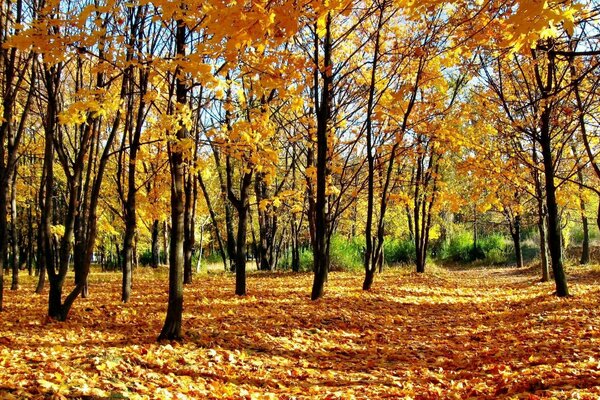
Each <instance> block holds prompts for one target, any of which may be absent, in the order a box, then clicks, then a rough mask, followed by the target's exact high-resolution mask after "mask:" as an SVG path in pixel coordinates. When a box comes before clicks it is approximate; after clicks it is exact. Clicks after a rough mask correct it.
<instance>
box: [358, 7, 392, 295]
mask: <svg viewBox="0 0 600 400" xmlns="http://www.w3.org/2000/svg"><path fill="white" fill-rule="evenodd" d="M382 23H383V9H381V10H380V12H379V20H378V24H377V30H376V31H375V44H374V50H373V61H372V67H371V81H370V84H369V97H368V101H367V113H366V115H365V118H366V132H365V134H366V139H367V147H366V151H367V173H368V175H367V221H366V225H365V254H364V260H363V262H364V267H365V279H364V281H363V290H369V289H371V286H372V285H373V278H374V276H375V268H376V265H375V262H374V261H375V260H376V259H378V257H377V252H376V250H375V248H376V247H377V246H378V243H379V239H380V238H379V237H377V238H375V237H374V236H373V213H374V203H375V193H374V192H375V156H374V154H373V150H374V149H373V147H374V146H373V127H372V116H373V112H374V108H375V84H376V72H377V62H378V60H379V38H380V31H381V25H382ZM390 162H392V163H393V161H392V160H390ZM386 195H387V193H383V194H382V197H385V196H386ZM381 239H382V238H381Z"/></svg>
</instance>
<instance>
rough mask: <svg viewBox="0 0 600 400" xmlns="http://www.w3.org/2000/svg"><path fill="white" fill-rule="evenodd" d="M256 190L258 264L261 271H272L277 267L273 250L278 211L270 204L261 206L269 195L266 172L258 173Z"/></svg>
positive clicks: (255, 184)
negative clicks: (265, 206)
mask: <svg viewBox="0 0 600 400" xmlns="http://www.w3.org/2000/svg"><path fill="white" fill-rule="evenodd" d="M254 191H255V194H256V203H257V204H258V205H259V206H258V207H257V213H258V231H259V241H258V245H257V249H256V250H257V251H256V253H257V256H258V265H259V269H260V270H261V271H272V270H273V269H274V267H275V262H274V261H275V260H274V257H273V252H274V247H275V234H276V230H277V217H276V214H275V213H276V211H275V210H273V209H271V208H270V206H269V207H268V208H262V207H260V203H261V201H263V200H266V199H268V197H269V194H268V192H267V184H266V182H265V180H264V174H262V173H259V174H256V178H255V182H254Z"/></svg>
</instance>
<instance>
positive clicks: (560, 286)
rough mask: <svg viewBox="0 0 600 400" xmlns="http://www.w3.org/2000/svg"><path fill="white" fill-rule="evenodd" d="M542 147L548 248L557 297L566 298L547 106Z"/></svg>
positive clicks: (541, 134)
mask: <svg viewBox="0 0 600 400" xmlns="http://www.w3.org/2000/svg"><path fill="white" fill-rule="evenodd" d="M540 118H541V121H540V122H541V130H540V146H541V148H542V160H543V164H544V178H545V184H546V185H545V186H546V207H547V208H548V247H549V250H550V259H551V264H552V272H553V275H554V282H555V284H556V295H557V296H559V297H565V296H568V295H569V290H568V287H567V278H566V276H565V271H564V267H563V255H562V245H561V239H560V231H561V227H560V219H559V214H558V203H557V201H556V184H555V183H554V159H553V157H552V142H551V136H550V118H551V108H550V107H549V106H545V107H544V109H543V110H542V114H541V117H540Z"/></svg>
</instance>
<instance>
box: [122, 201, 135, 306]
mask: <svg viewBox="0 0 600 400" xmlns="http://www.w3.org/2000/svg"><path fill="white" fill-rule="evenodd" d="M135 225H136V222H135V211H134V212H132V210H127V211H126V212H125V235H124V239H123V256H122V257H123V271H122V275H123V279H122V285H121V301H122V302H123V303H127V302H128V301H129V298H130V296H131V275H132V271H133V239H134V236H135Z"/></svg>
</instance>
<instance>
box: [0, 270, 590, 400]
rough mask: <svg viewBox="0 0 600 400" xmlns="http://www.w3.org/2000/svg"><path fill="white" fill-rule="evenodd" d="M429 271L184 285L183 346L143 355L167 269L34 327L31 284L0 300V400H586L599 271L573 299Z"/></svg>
mask: <svg viewBox="0 0 600 400" xmlns="http://www.w3.org/2000/svg"><path fill="white" fill-rule="evenodd" d="M527 272H528V273H523V271H516V270H514V269H509V268H505V269H479V270H472V271H446V270H440V269H437V270H435V272H434V274H433V275H425V276H423V275H415V274H411V273H408V272H405V271H392V272H387V273H385V274H384V275H382V276H378V278H377V281H376V287H375V288H374V290H373V291H372V292H363V291H362V290H361V289H360V283H361V276H358V275H356V274H354V275H352V274H347V273H335V274H332V275H331V276H330V279H329V281H330V282H329V287H328V291H329V293H328V296H327V297H326V298H324V299H322V300H321V301H319V302H311V301H310V300H309V299H308V296H307V289H308V288H310V283H311V276H310V275H308V274H307V275H303V274H296V275H294V274H285V273H284V274H277V275H271V274H270V275H264V274H251V275H250V277H249V281H248V289H249V293H250V296H247V297H243V298H239V297H235V296H233V295H232V288H233V277H232V276H230V275H204V276H199V277H197V279H195V281H194V284H193V285H191V286H187V287H186V289H185V291H186V297H185V305H184V331H185V332H186V333H187V334H186V338H185V340H184V341H183V342H181V343H163V344H157V343H156V342H155V339H156V335H157V332H159V330H160V326H161V324H162V321H163V316H164V310H165V308H166V300H167V295H166V293H165V292H164V290H163V288H164V285H163V283H164V281H165V274H166V273H165V271H158V272H152V271H143V273H142V271H140V272H139V276H136V278H135V282H136V285H135V287H134V293H133V296H132V300H131V302H130V303H129V304H127V305H123V304H122V303H120V300H119V292H120V290H119V285H120V275H119V274H114V273H99V272H96V273H93V274H92V276H91V287H90V290H91V291H90V294H91V296H90V297H89V298H88V299H82V300H81V301H80V302H77V304H76V305H75V309H74V310H73V312H72V317H71V319H70V320H69V321H68V322H66V323H57V322H49V321H48V320H47V319H46V318H45V317H44V315H45V312H46V304H45V302H46V299H47V296H46V295H42V296H36V295H34V294H33V293H32V290H30V289H32V287H33V284H34V280H33V279H32V278H28V279H27V278H26V279H23V281H24V286H23V289H22V290H20V291H18V292H13V291H9V292H6V293H5V306H6V311H5V312H4V313H3V314H2V318H3V323H2V325H0V367H1V368H0V391H2V392H3V393H5V394H6V397H7V398H11V397H12V398H28V397H31V398H37V397H41V396H50V395H52V394H54V395H55V396H56V397H58V398H62V397H67V396H68V397H80V396H97V397H98V396H100V397H110V396H113V397H117V396H122V397H124V398H132V399H136V398H165V399H167V398H168V399H171V398H182V399H185V398H214V399H218V398H243V399H259V398H260V399H262V398H264V399H278V398H298V399H301V398H329V399H334V398H344V399H351V398H354V397H367V398H381V397H383V396H391V397H394V398H421V399H429V398H449V399H451V398H456V399H459V398H490V399H491V398H497V397H514V398H530V399H539V398H565V399H566V398H575V397H577V398H582V399H593V398H597V397H598V395H600V385H598V382H600V359H599V358H598V352H597V349H598V343H599V341H600V326H599V325H598V321H599V317H600V315H599V313H600V311H599V310H600V307H599V304H598V301H599V300H598V299H599V298H600V297H599V294H600V293H599V291H600V289H599V288H598V286H597V284H596V283H595V282H596V281H597V280H598V279H599V278H600V270H599V269H598V267H594V268H592V269H589V267H588V269H587V270H584V269H576V270H571V275H572V276H571V282H573V292H574V294H575V297H574V298H569V299H558V298H556V297H554V296H552V295H551V293H552V285H551V284H550V283H547V284H539V283H535V282H536V280H537V279H536V276H535V271H532V270H528V271H527Z"/></svg>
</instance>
